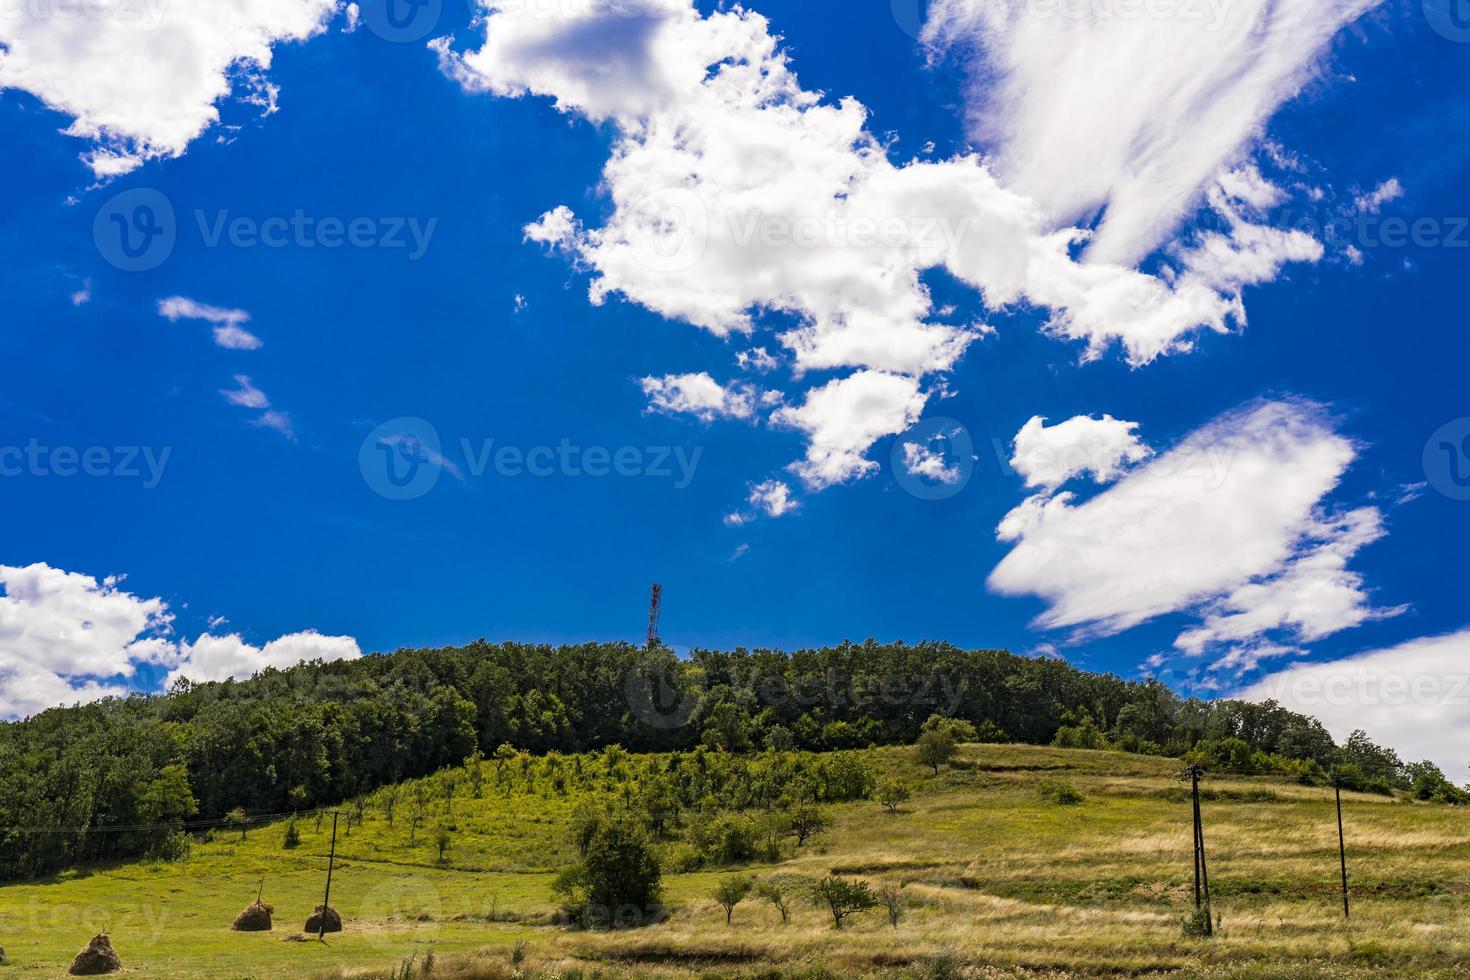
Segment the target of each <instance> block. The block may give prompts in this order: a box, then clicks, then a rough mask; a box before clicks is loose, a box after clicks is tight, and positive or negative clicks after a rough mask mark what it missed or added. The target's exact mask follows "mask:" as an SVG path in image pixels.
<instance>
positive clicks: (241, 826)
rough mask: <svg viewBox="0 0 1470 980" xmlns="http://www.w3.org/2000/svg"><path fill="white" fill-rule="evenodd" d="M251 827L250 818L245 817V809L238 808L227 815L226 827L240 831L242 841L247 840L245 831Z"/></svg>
mask: <svg viewBox="0 0 1470 980" xmlns="http://www.w3.org/2000/svg"><path fill="white" fill-rule="evenodd" d="M249 825H250V818H249V817H248V816H246V815H245V809H244V808H243V807H238V806H237V807H235V809H233V810H231V811H230V812H229V813H227V814H225V826H226V827H228V828H230V829H231V830H238V831H239V832H240V839H241V840H242V841H243V840H244V839H245V831H246V829H247V828H248V827H249Z"/></svg>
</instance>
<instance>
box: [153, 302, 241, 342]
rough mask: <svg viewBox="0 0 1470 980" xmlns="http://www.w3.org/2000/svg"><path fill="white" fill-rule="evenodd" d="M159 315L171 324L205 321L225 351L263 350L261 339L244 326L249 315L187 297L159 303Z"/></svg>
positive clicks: (215, 340) (215, 339)
mask: <svg viewBox="0 0 1470 980" xmlns="http://www.w3.org/2000/svg"><path fill="white" fill-rule="evenodd" d="M158 315H159V316H161V317H165V318H166V319H167V320H168V321H169V322H170V323H177V322H179V321H180V320H203V321H204V322H205V323H209V324H212V325H213V327H214V342H215V344H216V345H218V346H220V347H223V348H225V349H226V350H258V349H260V346H261V342H260V338H259V337H257V336H255V335H254V334H252V333H251V332H250V331H248V330H246V329H245V328H244V327H243V326H241V324H245V323H249V322H250V314H249V313H247V312H245V311H244V310H232V309H226V308H224V307H220V306H210V305H209V304H207V303H200V302H198V301H197V300H192V299H189V298H188V297H187V296H170V297H168V298H166V299H161V300H159V301H158Z"/></svg>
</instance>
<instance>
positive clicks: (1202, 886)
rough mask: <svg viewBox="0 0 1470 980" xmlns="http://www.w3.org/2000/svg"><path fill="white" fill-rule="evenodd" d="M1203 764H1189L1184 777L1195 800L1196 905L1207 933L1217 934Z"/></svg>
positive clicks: (1210, 934) (1208, 934)
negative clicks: (1203, 812)
mask: <svg viewBox="0 0 1470 980" xmlns="http://www.w3.org/2000/svg"><path fill="white" fill-rule="evenodd" d="M1204 772H1205V770H1204V767H1203V766H1197V765H1196V766H1189V767H1188V768H1186V769H1185V770H1184V777H1185V778H1186V779H1188V780H1189V784H1190V796H1191V797H1192V799H1193V802H1194V907H1195V910H1196V911H1198V910H1200V909H1203V910H1204V912H1205V935H1207V936H1213V935H1214V934H1215V914H1214V911H1213V909H1212V907H1211V905H1210V866H1209V863H1208V862H1207V861H1206V860H1205V824H1204V819H1203V817H1202V815H1201V813H1200V806H1199V781H1200V777H1201V776H1203V775H1204Z"/></svg>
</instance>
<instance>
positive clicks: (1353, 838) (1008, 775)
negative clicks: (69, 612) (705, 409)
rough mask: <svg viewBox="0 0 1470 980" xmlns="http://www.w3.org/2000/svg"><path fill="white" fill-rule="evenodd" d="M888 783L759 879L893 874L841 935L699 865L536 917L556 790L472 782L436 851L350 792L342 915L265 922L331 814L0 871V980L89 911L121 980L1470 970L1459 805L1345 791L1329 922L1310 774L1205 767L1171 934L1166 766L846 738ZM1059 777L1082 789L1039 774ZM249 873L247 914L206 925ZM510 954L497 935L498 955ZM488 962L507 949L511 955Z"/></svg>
mask: <svg viewBox="0 0 1470 980" xmlns="http://www.w3.org/2000/svg"><path fill="white" fill-rule="evenodd" d="M865 754H866V755H867V756H868V757H869V758H870V759H872V760H873V762H874V763H875V765H877V766H878V767H879V768H881V769H883V770H885V771H888V772H894V773H902V774H903V775H904V776H905V777H906V778H908V779H910V780H912V781H913V783H914V786H915V789H916V792H915V795H914V798H913V800H912V802H910V803H908V804H906V805H905V806H904V807H903V808H902V809H901V811H900V812H898V813H896V814H889V813H887V812H885V811H884V810H883V808H882V807H881V806H879V804H877V803H852V804H843V805H840V806H836V807H833V808H832V810H831V813H832V816H833V818H834V826H833V827H832V829H831V830H830V831H829V832H828V833H826V834H825V835H823V836H821V837H819V838H817V839H816V840H815V841H813V842H811V843H809V844H808V845H807V846H806V847H804V848H802V849H800V851H799V852H798V853H796V854H795V855H794V856H793V857H791V858H790V859H789V860H787V861H784V862H783V863H781V864H779V865H760V866H755V867H751V868H748V869H746V871H747V872H749V873H753V874H756V875H759V876H767V875H772V874H775V873H778V872H779V873H789V874H797V875H803V876H808V877H812V878H815V877H819V876H823V875H826V874H827V873H829V872H831V871H834V870H835V871H837V872H839V873H842V874H850V875H857V876H861V877H864V878H866V879H868V880H870V881H872V882H874V883H875V884H876V883H878V882H880V881H884V880H890V879H891V880H894V881H901V882H903V883H905V885H906V890H907V894H908V895H909V909H908V914H907V916H906V917H905V918H904V919H903V921H902V922H901V923H900V924H899V926H898V927H897V929H893V928H890V926H889V924H888V921H887V918H886V916H885V915H884V914H883V913H882V911H881V910H879V911H873V912H869V913H865V914H863V915H861V916H858V917H856V918H855V919H854V920H853V921H852V924H851V925H850V926H849V927H848V928H847V929H845V930H843V931H842V932H835V931H833V930H832V928H831V926H830V918H828V917H826V916H825V913H823V912H821V911H819V910H818V909H816V908H814V907H809V906H803V907H798V909H797V910H796V912H795V914H794V915H793V917H792V921H791V923H790V924H789V925H788V926H785V927H783V926H781V924H780V919H779V916H778V915H777V913H776V912H775V910H774V909H772V908H771V907H770V906H767V905H763V904H759V903H757V902H756V901H754V900H750V901H747V902H746V903H745V904H742V905H740V906H739V907H738V908H737V909H736V911H735V916H734V925H733V927H727V926H726V924H725V921H724V912H723V910H722V909H720V908H719V907H718V906H717V905H716V904H715V903H714V901H713V899H712V898H711V897H710V893H711V891H712V888H713V885H714V882H715V880H716V879H717V878H718V877H720V875H721V874H723V873H728V869H726V870H724V871H720V872H707V871H702V872H698V873H692V874H678V875H666V877H665V898H666V901H667V903H668V904H669V906H670V907H671V909H672V912H671V914H670V915H669V917H668V919H667V921H665V922H662V923H660V924H658V925H655V926H651V927H649V928H646V929H639V930H627V931H613V932H578V931H572V930H568V929H565V928H562V927H559V926H557V925H555V924H554V923H553V916H554V913H555V909H556V904H555V897H554V895H553V893H552V890H551V881H552V878H553V876H554V872H555V870H556V869H558V868H560V867H561V866H563V865H565V864H566V863H568V862H570V861H571V860H572V859H573V856H574V852H573V850H572V847H571V844H570V840H569V835H568V832H567V828H568V822H569V819H570V809H571V808H570V804H569V803H568V802H567V801H566V800H564V799H561V798H558V797H557V796H555V795H549V796H542V795H539V794H535V795H532V794H525V793H516V794H514V795H511V796H509V797H507V796H505V795H503V794H499V793H494V792H488V791H487V792H486V794H485V796H484V798H483V799H471V798H468V796H467V795H466V796H464V797H461V798H458V799H456V800H455V802H454V817H453V822H454V825H455V826H456V827H457V830H456V832H455V835H454V844H453V846H452V848H451V850H450V851H449V854H448V860H447V864H446V865H440V864H439V863H438V861H437V852H436V850H435V848H434V844H433V841H432V837H433V831H432V830H425V829H424V828H422V827H421V828H420V829H419V830H418V831H417V834H416V835H415V836H416V840H415V841H414V842H413V843H412V844H410V841H409V836H410V829H409V826H408V823H409V821H408V820H407V819H406V818H404V817H403V816H401V815H400V816H399V817H398V818H397V820H396V821H395V826H394V827H393V828H391V829H390V828H389V827H388V825H387V821H386V819H385V818H384V816H383V815H382V814H381V813H379V812H375V811H373V810H369V811H368V814H367V818H366V821H365V823H364V824H362V825H361V826H357V827H353V828H352V829H351V831H350V832H349V833H348V834H346V835H345V836H342V837H340V838H339V842H338V861H337V872H336V876H335V878H334V881H333V886H332V904H333V905H334V906H335V907H336V908H337V909H339V910H340V911H341V912H342V914H343V916H344V918H345V919H346V921H347V928H346V931H345V932H343V933H342V934H340V935H337V936H329V937H328V942H327V943H326V944H320V943H317V942H315V941H292V934H293V933H297V932H298V931H299V930H300V929H301V928H302V926H303V925H304V923H305V919H306V916H307V914H308V913H309V912H310V910H311V909H312V907H313V906H315V905H316V904H317V903H318V902H320V900H321V889H322V884H323V873H324V871H325V867H326V851H327V844H328V837H329V829H330V824H331V820H330V818H328V819H326V820H325V821H324V823H323V824H322V826H321V827H320V828H318V827H317V825H316V823H315V822H314V820H313V819H311V818H308V819H304V820H302V821H301V822H300V823H299V824H298V827H299V829H300V831H301V835H302V844H301V846H300V847H299V848H297V849H295V850H289V851H288V850H285V849H283V847H282V843H281V842H282V838H283V834H284V827H283V826H282V825H281V824H275V825H270V826H265V827H259V828H256V829H253V830H251V831H250V832H249V836H248V839H247V840H245V841H243V842H241V841H240V840H239V836H238V834H222V835H221V836H220V838H219V839H217V840H214V841H212V842H209V843H206V844H201V845H197V846H196V847H195V849H194V852H193V855H192V856H191V857H190V858H189V859H188V860H187V861H184V862H179V863H172V864H148V863H140V864H129V865H124V866H118V867H108V868H94V869H89V870H86V871H82V872H78V873H71V874H67V875H64V876H61V877H59V878H58V879H56V880H53V881H46V882H41V883H31V884H24V885H13V886H7V887H4V888H0V946H4V947H5V950H6V952H7V954H8V955H9V957H10V965H9V966H8V967H3V968H0V977H3V976H5V975H14V976H17V977H32V976H34V977H53V976H60V975H63V974H64V973H65V970H66V967H67V965H68V964H69V962H70V960H71V957H72V956H73V955H74V954H75V953H76V952H77V951H78V950H79V949H80V948H81V947H82V946H83V945H85V943H86V941H87V940H88V939H89V938H90V937H91V936H92V935H93V934H94V933H95V932H98V931H101V930H103V929H107V930H110V932H111V935H112V937H113V942H114V945H115V946H116V948H117V950H118V952H119V954H120V955H121V957H122V959H123V962H124V963H125V965H126V967H127V969H128V972H129V973H130V974H136V975H138V976H146V977H160V978H196V977H212V978H262V980H264V978H284V977H303V976H358V975H360V976H384V977H386V976H387V975H388V971H389V970H390V969H392V968H393V967H394V966H395V965H397V964H399V963H401V962H402V961H403V960H405V959H407V958H408V957H410V956H413V955H416V956H417V957H418V962H419V963H420V964H421V963H422V960H423V957H424V956H425V954H427V953H431V952H432V953H433V955H434V957H435V967H434V971H433V975H434V976H439V977H465V978H469V977H487V978H488V977H502V976H504V977H511V976H523V977H527V978H531V977H551V976H560V977H563V978H566V980H572V978H575V977H579V976H580V977H583V978H590V977H594V976H602V977H607V978H613V977H630V976H639V977H641V976H660V977H663V976H667V977H685V976H732V977H733V976H744V977H777V976H790V977H798V976H812V977H817V976H824V975H829V974H826V973H823V972H822V971H824V970H825V971H830V975H832V976H841V977H853V976H861V975H890V976H915V977H917V976H933V977H942V976H975V977H1010V976H1017V977H1019V976H1028V977H1030V976H1038V977H1062V976H1125V975H1126V976H1151V975H1165V974H1167V975H1171V976H1175V977H1185V978H1187V977H1242V978H1245V977H1251V978H1256V977H1281V978H1287V977H1382V976H1403V977H1409V976H1413V977H1463V976H1466V975H1470V904H1467V897H1470V814H1467V813H1465V812H1463V811H1462V810H1458V809H1454V808H1449V807H1440V806H1430V805H1424V804H1416V803H1410V802H1406V801H1401V800H1391V799H1389V798H1386V797H1379V796H1359V795H1356V794H1349V795H1347V796H1346V797H1345V798H1344V799H1345V808H1346V819H1347V838H1348V848H1349V862H1350V869H1349V870H1350V874H1351V876H1352V883H1353V884H1352V893H1353V901H1354V906H1353V918H1352V921H1351V924H1350V925H1348V924H1345V923H1344V922H1343V917H1342V909H1341V898H1340V894H1339V888H1340V884H1339V879H1338V864H1337V835H1336V823H1335V812H1334V809H1333V805H1332V796H1331V791H1330V790H1322V789H1312V788H1308V787H1301V786H1297V785H1294V784H1291V783H1287V782H1283V781H1280V780H1273V779H1269V778H1264V777H1262V778H1251V779H1211V780H1210V781H1209V782H1208V783H1207V791H1208V792H1207V797H1208V798H1207V799H1206V801H1205V803H1204V817H1205V824H1206V827H1205V829H1206V835H1207V843H1208V846H1209V851H1210V873H1211V884H1212V886H1213V892H1214V896H1215V905H1216V910H1217V912H1218V913H1219V914H1220V916H1221V921H1222V928H1221V929H1220V931H1219V933H1218V935H1217V936H1216V937H1215V938H1214V939H1213V940H1195V939H1185V938H1184V937H1183V935H1182V931H1181V922H1182V920H1183V918H1184V916H1185V914H1186V913H1187V912H1188V911H1189V909H1190V908H1191V907H1192V864H1191V849H1190V823H1189V820H1190V805H1189V802H1188V797H1187V795H1186V794H1185V788H1184V787H1183V786H1182V785H1181V784H1180V783H1179V782H1178V781H1177V780H1176V778H1175V774H1176V772H1177V770H1178V768H1179V764H1178V763H1177V761H1174V760H1167V759H1157V758H1151V757H1144V756H1132V755H1125V754H1121V753H1110V752H1086V751H1075V750H1062V749H1047V748H1035V747H1026V746H968V747H966V748H965V750H964V752H963V754H962V757H961V759H960V760H959V761H958V764H957V765H956V766H955V767H953V768H950V769H946V770H944V771H942V772H941V773H940V774H939V775H938V776H934V775H931V774H929V773H928V771H927V770H921V769H920V768H919V767H918V766H916V765H915V764H914V762H913V761H912V758H911V753H910V751H909V750H904V749H885V750H871V751H869V752H868V753H865ZM1047 781H1064V782H1065V783H1067V784H1069V785H1070V786H1072V787H1074V788H1075V789H1077V790H1079V791H1080V792H1081V793H1082V795H1083V797H1084V799H1083V802H1081V803H1079V804H1075V805H1061V804H1058V803H1055V802H1052V801H1051V800H1050V799H1048V798H1046V797H1045V796H1044V795H1043V794H1042V793H1041V792H1040V788H1041V786H1042V784H1043V783H1045V782H1047ZM262 879H264V882H265V899H266V901H267V902H270V903H271V904H273V905H274V906H275V909H276V926H275V929H274V931H273V932H270V933H259V934H244V933H233V932H231V931H230V930H229V925H230V922H231V921H232V919H233V918H234V916H235V914H236V913H237V912H239V911H240V910H241V909H242V908H244V907H245V906H246V905H247V904H249V902H250V901H251V900H252V899H253V898H254V897H255V894H256V890H257V888H258V887H259V886H260V883H261V881H262ZM517 950H519V952H517ZM513 961H514V962H513Z"/></svg>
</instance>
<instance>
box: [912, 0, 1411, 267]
mask: <svg viewBox="0 0 1470 980" xmlns="http://www.w3.org/2000/svg"><path fill="white" fill-rule="evenodd" d="M1381 2H1382V0H1235V2H1230V3H1199V2H1195V0H1176V2H1172V3H1170V2H1166V3H1164V4H1162V5H1159V4H1149V5H1143V4H1132V5H1127V7H1126V8H1125V7H1124V5H1114V4H1109V3H1056V4H1044V5H1038V4H1035V3H1030V2H1027V0H934V2H933V3H932V4H931V5H930V7H929V11H930V16H929V22H928V24H927V26H926V28H925V35H924V36H925V39H926V41H928V42H929V43H930V44H931V45H932V46H933V48H934V50H936V51H951V52H961V53H962V55H972V56H974V68H975V71H974V76H975V79H976V80H975V84H974V91H973V93H972V100H971V103H972V104H971V110H972V111H971V123H972V130H973V132H974V134H975V136H976V137H977V138H978V139H979V140H981V141H982V142H983V143H984V144H985V145H987V146H988V147H990V148H991V149H993V150H994V152H995V155H996V167H997V172H998V174H999V175H1000V177H1001V179H1003V180H1004V181H1005V182H1006V183H1007V185H1008V186H1009V187H1011V188H1012V189H1013V190H1015V191H1018V192H1019V193H1021V194H1025V195H1026V196H1028V197H1029V198H1031V199H1032V200H1033V201H1035V202H1036V203H1037V204H1038V205H1039V206H1040V207H1041V208H1042V210H1043V212H1044V213H1045V215H1046V217H1047V220H1048V221H1049V222H1051V223H1052V224H1054V225H1056V226H1066V225H1068V224H1072V223H1076V222H1079V221H1082V222H1085V221H1088V220H1090V219H1091V218H1092V217H1093V216H1094V215H1096V214H1098V213H1099V212H1102V215H1103V216H1102V220H1101V223H1100V225H1099V227H1098V232H1097V235H1096V237H1095V238H1094V239H1093V241H1092V243H1091V245H1090V246H1089V249H1088V257H1089V259H1090V260H1092V261H1095V262H1109V263H1119V264H1123V265H1130V264H1133V263H1135V262H1137V261H1139V260H1140V259H1141V258H1143V257H1144V256H1145V255H1147V254H1148V253H1149V252H1150V251H1152V250H1153V249H1154V248H1155V247H1156V246H1158V245H1159V244H1161V243H1162V242H1163V241H1165V240H1166V239H1167V238H1168V236H1169V235H1170V233H1171V232H1172V231H1173V230H1174V229H1175V228H1176V227H1177V226H1178V224H1179V222H1180V221H1181V220H1182V219H1184V218H1185V217H1187V216H1188V214H1189V213H1191V212H1192V211H1194V210H1195V208H1196V207H1197V206H1198V205H1199V203H1200V200H1201V198H1202V196H1203V193H1204V191H1205V189H1206V188H1207V187H1208V186H1209V184H1210V183H1211V182H1212V181H1213V180H1214V179H1215V178H1216V177H1217V176H1218V175H1220V174H1221V173H1223V172H1225V171H1227V170H1229V169H1230V168H1231V165H1232V164H1233V163H1234V162H1235V161H1236V160H1238V159H1239V158H1241V157H1242V156H1244V155H1245V154H1246V153H1248V152H1249V151H1250V150H1251V149H1253V148H1254V146H1255V144H1257V143H1258V142H1259V141H1260V139H1261V136H1262V133H1263V132H1264V130H1265V126H1266V123H1267V121H1268V120H1269V119H1270V118H1271V116H1272V115H1273V114H1274V113H1275V112H1276V110H1277V109H1278V108H1280V107H1281V105H1282V104H1283V103H1284V102H1286V101H1287V100H1289V99H1292V98H1293V97H1295V96H1296V95H1297V94H1298V93H1299V92H1300V91H1301V90H1302V88H1303V87H1304V86H1305V85H1306V84H1307V83H1308V82H1310V81H1311V80H1312V79H1313V77H1314V74H1315V71H1316V69H1317V66H1318V65H1319V63H1320V62H1321V60H1322V58H1323V57H1324V55H1325V53H1326V51H1327V49H1328V47H1329V45H1330V42H1331V40H1332V38H1333V36H1334V35H1336V34H1337V33H1338V31H1339V30H1341V29H1342V28H1343V27H1344V26H1345V25H1347V24H1349V23H1351V22H1352V21H1354V20H1356V19H1357V18H1359V17H1360V16H1362V15H1363V14H1364V13H1366V12H1367V11H1369V10H1371V9H1373V8H1374V7H1376V6H1378V5H1379V4H1380V3H1381ZM1128 10H1132V11H1133V12H1134V13H1133V15H1132V16H1129V15H1128Z"/></svg>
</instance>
